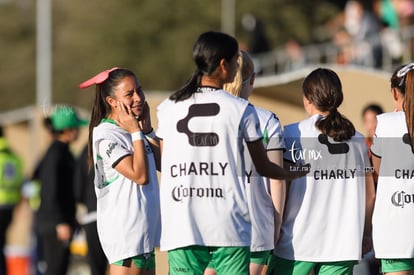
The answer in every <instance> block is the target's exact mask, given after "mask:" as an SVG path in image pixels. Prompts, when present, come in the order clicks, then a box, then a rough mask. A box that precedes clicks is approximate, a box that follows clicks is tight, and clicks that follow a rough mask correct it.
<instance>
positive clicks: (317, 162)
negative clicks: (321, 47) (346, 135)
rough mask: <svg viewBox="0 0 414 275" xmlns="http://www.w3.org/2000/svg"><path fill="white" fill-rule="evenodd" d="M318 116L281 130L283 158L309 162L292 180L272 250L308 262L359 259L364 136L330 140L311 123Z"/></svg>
mask: <svg viewBox="0 0 414 275" xmlns="http://www.w3.org/2000/svg"><path fill="white" fill-rule="evenodd" d="M318 118H319V115H313V116H311V117H310V118H308V119H306V120H303V121H301V122H299V123H295V124H291V125H287V126H286V127H285V129H284V132H283V134H284V137H285V142H286V152H285V159H287V160H288V161H291V162H294V163H298V162H305V163H310V165H311V168H310V169H311V170H310V172H309V174H307V176H306V177H302V178H299V179H295V180H293V181H292V182H291V183H290V188H289V193H288V197H287V204H286V208H285V213H284V214H285V215H284V221H283V224H282V228H281V235H280V239H279V242H278V244H277V245H276V248H275V250H274V253H275V254H276V255H277V256H279V257H282V258H285V259H290V260H298V261H309V262H333V261H347V260H359V259H360V258H361V249H362V248H361V247H362V236H363V230H364V220H365V186H366V184H365V167H369V166H370V165H369V159H368V148H367V146H366V143H365V139H364V137H363V136H362V135H361V134H360V133H358V132H357V133H356V135H355V136H354V137H352V138H351V139H350V140H347V141H342V142H334V141H333V140H332V139H331V138H330V137H326V136H325V135H321V132H320V131H319V130H318V129H317V128H316V127H315V122H316V121H317V119H318Z"/></svg>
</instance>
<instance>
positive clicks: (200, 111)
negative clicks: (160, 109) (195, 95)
mask: <svg viewBox="0 0 414 275" xmlns="http://www.w3.org/2000/svg"><path fill="white" fill-rule="evenodd" d="M219 112H220V105H218V104H217V103H205V104H193V105H191V106H190V107H189V109H188V114H187V116H186V117H185V118H183V119H181V120H179V121H178V123H177V131H178V132H180V133H183V134H186V135H187V137H188V143H189V144H190V145H192V146H196V147H202V146H211V147H213V146H216V145H217V144H218V143H219V136H218V134H217V133H214V132H207V133H202V132H192V131H191V130H190V129H189V127H188V123H189V121H190V120H191V119H193V118H196V117H211V116H215V115H217V114H218V113H219Z"/></svg>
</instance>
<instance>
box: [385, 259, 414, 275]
mask: <svg viewBox="0 0 414 275" xmlns="http://www.w3.org/2000/svg"><path fill="white" fill-rule="evenodd" d="M407 270H414V259H381V271H382V272H384V273H386V272H398V271H407Z"/></svg>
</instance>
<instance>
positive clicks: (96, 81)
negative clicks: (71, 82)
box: [79, 67, 119, 89]
mask: <svg viewBox="0 0 414 275" xmlns="http://www.w3.org/2000/svg"><path fill="white" fill-rule="evenodd" d="M116 69H119V68H118V67H113V68H112V69H109V70H105V71H103V72H100V73H99V74H97V75H95V76H94V77H92V78H90V79H88V80H86V81H84V82H82V83H81V84H79V88H81V89H84V88H88V87H90V86H92V85H96V84H101V83H102V82H104V81H105V80H107V79H108V77H109V73H110V72H112V71H114V70H116Z"/></svg>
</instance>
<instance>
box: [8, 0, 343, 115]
mask: <svg viewBox="0 0 414 275" xmlns="http://www.w3.org/2000/svg"><path fill="white" fill-rule="evenodd" d="M52 2H53V3H52V5H53V6H52V10H53V30H52V33H53V38H52V39H53V42H52V43H53V45H52V48H53V65H52V66H53V67H52V73H53V83H52V87H53V102H54V103H67V104H74V105H78V106H81V107H84V108H89V107H90V106H91V100H92V99H91V94H90V93H88V92H87V91H80V90H79V89H78V88H77V84H78V83H80V82H81V81H83V80H84V79H86V78H88V77H90V76H92V75H93V74H95V73H96V72H98V71H100V70H103V69H106V68H110V67H113V66H121V67H128V68H130V69H131V70H133V71H134V72H136V73H137V75H138V77H139V78H140V80H141V82H142V84H143V87H144V89H145V90H147V91H150V90H167V91H171V90H174V89H177V88H178V87H180V86H181V85H183V84H184V82H185V81H186V80H187V78H188V76H189V75H190V74H191V72H192V71H193V70H194V67H193V64H192V60H191V49H192V45H193V43H194V41H195V39H196V37H197V36H198V35H199V34H200V33H201V32H203V31H206V30H217V31H219V30H220V29H221V22H220V20H221V11H220V9H221V3H220V1H219V0H213V1H203V0H192V1H183V0H180V1H177V0H141V1H136V0H118V1H102V0H89V1H82V0H72V1H64V0H54V1H52ZM332 2H333V1H329V0H315V1H307V0H300V1H288V0H256V1H254V2H252V1H248V0H238V1H236V13H235V14H236V19H235V20H236V37H237V38H238V39H239V41H240V42H241V43H244V44H247V41H248V39H249V34H248V32H246V30H245V29H244V28H243V27H242V17H243V16H244V15H245V14H247V13H250V14H253V15H255V16H256V17H257V18H258V19H260V21H261V22H262V23H263V32H264V33H265V35H266V38H267V41H268V47H269V48H275V47H278V46H279V45H284V43H285V42H286V41H289V39H290V38H292V37H294V38H296V39H300V41H301V42H302V43H305V44H306V43H313V42H317V41H318V39H320V38H319V37H318V36H317V35H316V34H315V30H316V29H317V27H318V26H321V25H322V24H323V23H324V21H326V20H327V19H329V18H330V17H332V16H334V15H335V14H336V13H337V12H338V7H337V6H336V5H335V4H333V3H332ZM22 3H24V5H22ZM316 5H317V7H318V8H317V9H316V8H315V6H316ZM34 9H35V4H34V1H28V0H19V1H17V0H15V1H13V0H10V1H6V2H3V3H2V4H0V25H1V26H2V27H0V37H1V38H0V62H1V64H2V65H1V66H0V91H1V93H2V95H3V96H4V98H6V100H2V101H0V112H1V111H5V110H10V109H14V108H17V107H24V106H27V105H32V104H34V103H35V92H36V91H35V87H36V85H35V81H36V79H35V76H36V75H35V68H36V66H35V62H36V60H35V52H36V51H35V35H36V34H35V26H36V21H35V14H36V13H35V10H34Z"/></svg>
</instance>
